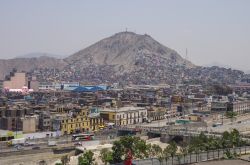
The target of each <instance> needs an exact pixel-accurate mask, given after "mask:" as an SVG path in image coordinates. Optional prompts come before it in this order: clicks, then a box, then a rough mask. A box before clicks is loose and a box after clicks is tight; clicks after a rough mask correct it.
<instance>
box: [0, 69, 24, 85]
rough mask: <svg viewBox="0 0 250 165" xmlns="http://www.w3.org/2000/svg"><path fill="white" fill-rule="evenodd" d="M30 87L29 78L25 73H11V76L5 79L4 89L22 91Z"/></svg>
mask: <svg viewBox="0 0 250 165" xmlns="http://www.w3.org/2000/svg"><path fill="white" fill-rule="evenodd" d="M27 85H28V78H27V76H26V73H24V72H10V75H8V76H6V77H5V81H4V82H3V87H4V88H9V89H22V88H23V87H24V86H27Z"/></svg>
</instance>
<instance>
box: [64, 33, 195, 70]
mask: <svg viewBox="0 0 250 165" xmlns="http://www.w3.org/2000/svg"><path fill="white" fill-rule="evenodd" d="M147 59H148V60H150V61H148V62H151V64H154V65H170V64H172V65H173V64H175V65H184V64H186V66H187V67H194V65H193V64H192V63H191V62H189V61H186V60H184V59H183V58H182V57H181V56H180V55H179V54H178V53H177V52H176V51H174V50H172V49H170V48H167V47H165V46H163V45H162V44H160V43H159V42H157V41H156V40H154V39H153V38H152V37H150V36H149V35H146V34H145V35H139V34H135V33H133V32H120V33H117V34H115V35H113V36H111V37H108V38H105V39H103V40H101V41H99V42H97V43H95V44H93V45H91V46H90V47H87V48H86V49H83V50H80V51H79V52H77V53H75V54H73V55H71V56H70V57H68V58H66V59H65V60H66V61H67V62H68V63H69V64H70V65H75V66H78V67H80V68H84V67H86V66H89V65H91V64H96V65H112V66H114V67H115V69H116V71H119V72H122V73H123V72H131V71H134V70H135V69H136V68H137V65H138V64H139V63H141V62H143V61H144V60H147Z"/></svg>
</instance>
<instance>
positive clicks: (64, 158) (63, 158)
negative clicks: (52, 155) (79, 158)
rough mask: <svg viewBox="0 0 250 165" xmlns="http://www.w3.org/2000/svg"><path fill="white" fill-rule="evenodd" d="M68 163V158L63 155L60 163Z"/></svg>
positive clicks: (64, 164)
mask: <svg viewBox="0 0 250 165" xmlns="http://www.w3.org/2000/svg"><path fill="white" fill-rule="evenodd" d="M68 161H69V157H68V155H64V156H62V157H61V162H62V165H66V164H67V163H68Z"/></svg>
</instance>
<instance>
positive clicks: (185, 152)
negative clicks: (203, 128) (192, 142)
mask: <svg viewBox="0 0 250 165" xmlns="http://www.w3.org/2000/svg"><path fill="white" fill-rule="evenodd" d="M180 152H181V153H182V154H183V158H184V164H185V163H186V156H187V154H188V146H183V147H181V149H180Z"/></svg>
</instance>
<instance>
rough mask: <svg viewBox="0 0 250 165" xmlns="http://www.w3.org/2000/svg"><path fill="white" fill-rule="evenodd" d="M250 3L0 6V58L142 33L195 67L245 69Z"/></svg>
mask: <svg viewBox="0 0 250 165" xmlns="http://www.w3.org/2000/svg"><path fill="white" fill-rule="evenodd" d="M249 6H250V1H248V0H241V1H236V0H221V1H217V0H209V1H199V0H189V1H166V0H159V1H157V2H155V1H150V0H133V1H132V0H128V1H116V0H108V1H95V0H94V1H62V0H60V1H53V2H52V1H48V0H44V1H31V0H27V1H8V0H2V1H1V2H0V23H1V26H0V36H1V38H0V58H1V59H9V58H14V57H17V56H19V55H23V54H28V53H32V52H46V53H52V54H58V55H61V56H69V55H71V54H73V53H75V52H76V51H78V50H80V49H83V48H85V47H87V46H89V45H91V44H93V43H95V42H96V41H98V40H100V39H102V38H105V37H108V36H110V35H112V34H114V33H117V32H121V31H125V30H126V29H127V30H128V31H133V32H136V33H139V34H144V33H147V34H149V35H150V36H152V37H153V38H154V39H156V40H157V41H159V42H160V43H162V44H163V45H166V46H167V47H169V48H172V49H174V50H176V51H177V52H178V53H179V54H180V55H182V57H186V56H185V50H186V48H187V49H188V59H189V60H190V61H192V62H193V63H194V64H196V65H205V66H206V65H213V64H216V65H222V66H231V67H233V68H236V69H241V70H244V71H248V70H250V66H249V64H248V61H249V60H250V48H249V43H250V18H249V17H248V16H249V15H250V10H249Z"/></svg>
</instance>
